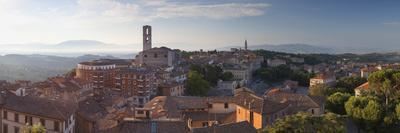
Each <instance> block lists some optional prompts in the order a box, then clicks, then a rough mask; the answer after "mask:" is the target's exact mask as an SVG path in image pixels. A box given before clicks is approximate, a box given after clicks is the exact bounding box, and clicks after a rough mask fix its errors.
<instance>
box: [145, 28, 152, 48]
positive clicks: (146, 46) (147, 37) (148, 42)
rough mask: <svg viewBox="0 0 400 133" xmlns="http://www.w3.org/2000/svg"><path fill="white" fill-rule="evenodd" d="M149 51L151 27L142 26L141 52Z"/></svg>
mask: <svg viewBox="0 0 400 133" xmlns="http://www.w3.org/2000/svg"><path fill="white" fill-rule="evenodd" d="M149 49H151V26H150V25H145V26H143V51H145V50H149Z"/></svg>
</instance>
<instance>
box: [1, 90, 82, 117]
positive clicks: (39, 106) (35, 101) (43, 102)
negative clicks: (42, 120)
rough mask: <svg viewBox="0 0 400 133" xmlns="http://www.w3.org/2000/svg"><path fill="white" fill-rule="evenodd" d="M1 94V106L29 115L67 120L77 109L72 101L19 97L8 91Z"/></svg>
mask: <svg viewBox="0 0 400 133" xmlns="http://www.w3.org/2000/svg"><path fill="white" fill-rule="evenodd" d="M1 95H2V97H3V98H1V102H0V103H2V105H1V106H2V107H3V108H5V109H9V110H13V111H17V112H22V113H27V114H31V115H38V116H42V117H48V118H54V119H59V120H67V119H68V118H69V117H70V116H71V115H72V114H74V113H75V111H76V109H77V105H76V104H74V103H73V102H72V101H63V102H60V101H53V100H48V99H43V98H37V97H33V96H24V97H19V96H16V95H14V94H12V93H10V92H4V93H3V94H1Z"/></svg>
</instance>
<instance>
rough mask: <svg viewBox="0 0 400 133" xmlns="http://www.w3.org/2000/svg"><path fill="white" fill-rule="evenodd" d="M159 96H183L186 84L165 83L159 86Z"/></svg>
mask: <svg viewBox="0 0 400 133" xmlns="http://www.w3.org/2000/svg"><path fill="white" fill-rule="evenodd" d="M158 92H159V94H158V95H159V96H183V95H184V94H185V84H183V83H178V82H169V83H164V84H161V85H159V86H158Z"/></svg>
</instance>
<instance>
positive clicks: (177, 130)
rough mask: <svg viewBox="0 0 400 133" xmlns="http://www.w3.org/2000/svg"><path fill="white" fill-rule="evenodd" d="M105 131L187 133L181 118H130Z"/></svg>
mask: <svg viewBox="0 0 400 133" xmlns="http://www.w3.org/2000/svg"><path fill="white" fill-rule="evenodd" d="M106 132H107V133H189V132H190V129H189V128H188V127H187V123H186V121H182V120H132V121H123V122H121V123H120V124H118V126H117V127H115V128H113V129H111V130H110V131H106Z"/></svg>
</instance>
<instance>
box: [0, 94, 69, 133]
mask: <svg viewBox="0 0 400 133" xmlns="http://www.w3.org/2000/svg"><path fill="white" fill-rule="evenodd" d="M0 100H1V113H0V114H1V132H2V133H19V132H21V131H22V130H23V129H24V128H25V127H26V126H27V125H28V126H31V125H34V124H39V123H40V124H41V125H43V126H44V127H45V128H46V132H47V133H74V127H75V115H74V114H75V112H74V111H75V106H73V105H72V104H70V103H61V102H58V101H50V100H47V99H41V98H36V97H30V96H25V97H19V96H16V95H14V94H11V93H9V92H6V91H2V94H1V99H0Z"/></svg>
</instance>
